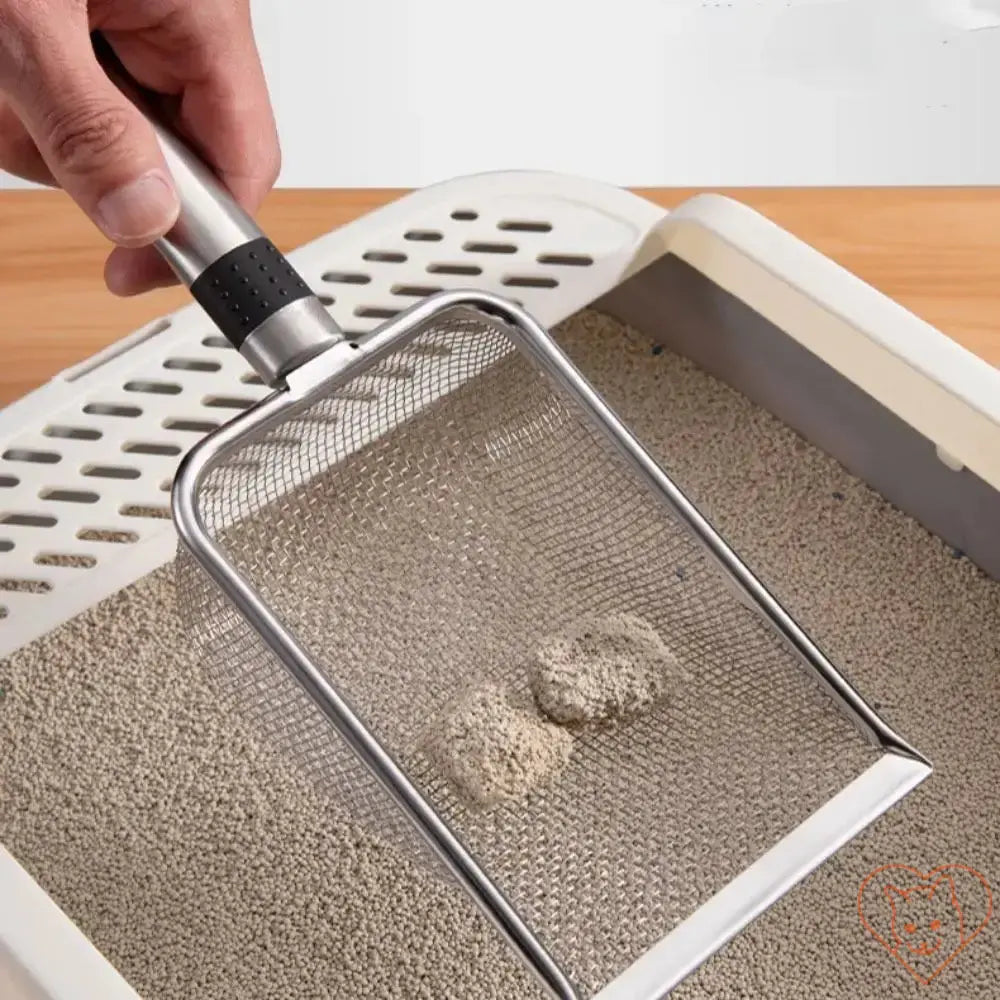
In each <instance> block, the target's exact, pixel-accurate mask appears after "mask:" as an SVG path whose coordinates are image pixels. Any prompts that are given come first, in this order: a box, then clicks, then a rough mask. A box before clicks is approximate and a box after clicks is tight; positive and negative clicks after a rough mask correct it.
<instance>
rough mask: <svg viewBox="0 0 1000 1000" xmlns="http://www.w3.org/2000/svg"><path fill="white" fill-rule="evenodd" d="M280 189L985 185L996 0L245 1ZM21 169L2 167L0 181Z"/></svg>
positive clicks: (995, 113) (992, 177)
mask: <svg viewBox="0 0 1000 1000" xmlns="http://www.w3.org/2000/svg"><path fill="white" fill-rule="evenodd" d="M253 11H254V18H255V23H256V27H257V33H258V39H259V44H260V47H261V50H262V55H263V59H264V62H265V67H266V70H267V74H268V79H269V81H270V85H271V88H272V93H273V98H274V101H275V105H276V109H277V116H278V123H279V129H280V132H281V136H282V144H283V151H284V169H283V172H282V176H281V179H280V184H281V185H282V186H287V187H306V186H308V187H341V186H351V187H365V186H375V187H382V186H391V187H395V186H401V187H413V186H423V185H426V184H430V183H433V182H435V181H439V180H445V179H448V178H450V177H454V176H456V175H460V174H466V173H474V172H479V171H484V170H497V169H508V168H536V169H549V170H557V171H562V172H566V173H575V174H582V175H586V176H590V177H593V178H596V179H601V180H606V181H610V182H612V183H615V184H620V185H660V184H662V185H697V186H725V185H742V184H762V185H813V184H876V185H878V184H983V183H985V184H989V183H996V182H998V181H1000V0H791V2H786V0H732V2H701V0H614V2H602V0H494V2H490V3H486V2H479V3H477V2H475V0H253ZM4 183H6V184H12V183H16V182H14V181H13V179H11V178H0V184H4Z"/></svg>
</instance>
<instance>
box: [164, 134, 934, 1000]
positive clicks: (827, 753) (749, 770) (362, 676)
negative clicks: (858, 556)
mask: <svg viewBox="0 0 1000 1000" xmlns="http://www.w3.org/2000/svg"><path fill="white" fill-rule="evenodd" d="M158 128H159V129H160V131H159V135H160V139H161V143H162V145H163V148H164V151H165V154H166V156H167V159H168V163H169V165H170V167H171V169H172V172H173V174H174V177H175V179H176V180H177V182H178V186H179V187H180V189H181V193H182V201H183V204H184V209H183V212H182V215H181V217H180V219H179V221H178V224H177V226H176V227H175V229H174V230H173V231H172V232H171V233H170V234H168V236H167V237H166V238H165V239H164V240H163V241H161V243H160V249H161V251H162V252H163V254H164V256H165V257H166V258H167V260H168V261H170V262H171V264H172V265H173V266H174V269H175V271H176V272H177V273H178V275H179V276H180V277H181V278H182V280H183V281H184V282H185V283H186V284H187V285H188V286H189V288H190V289H191V292H192V294H193V296H194V297H195V298H196V299H197V300H198V301H199V302H200V303H201V304H202V306H203V307H204V308H205V310H206V311H207V312H208V314H209V315H210V316H211V317H212V319H213V320H214V321H215V322H216V324H217V325H218V326H219V328H220V330H221V331H222V332H223V333H224V334H225V335H226V336H227V337H228V338H229V339H230V340H231V341H232V343H233V344H234V345H235V346H236V347H237V348H238V349H239V350H240V351H241V353H242V354H243V356H244V357H245V358H246V359H247V360H248V361H249V362H250V363H251V364H252V365H253V366H254V368H255V369H256V370H257V372H258V373H259V374H260V375H261V377H262V378H263V379H264V380H265V381H266V382H267V383H268V384H269V385H270V386H271V387H272V388H273V392H272V393H271V394H270V395H269V396H267V397H266V398H265V399H263V400H262V401H261V402H260V403H258V404H257V405H255V406H253V407H252V408H250V409H249V410H247V411H244V412H243V413H241V414H240V415H238V416H237V417H236V418H235V419H233V420H232V421H231V422H230V423H228V424H226V425H225V426H223V427H221V428H220V429H218V430H217V431H214V432H213V433H211V434H210V435H208V436H207V437H206V438H205V439H204V440H203V441H201V442H200V443H199V444H198V445H197V446H196V447H195V448H194V449H193V450H192V452H191V453H190V454H189V455H188V456H187V457H186V459H185V460H184V462H183V464H182V466H181V468H180V470H179V472H178V474H177V478H176V480H175V483H174V487H173V495H172V505H173V514H174V519H175V523H176V527H177V530H178V534H179V536H180V539H181V543H182V558H180V559H179V560H178V562H179V567H180V569H179V573H180V581H181V586H180V588H179V589H180V591H181V593H182V599H183V600H184V602H185V605H186V611H187V613H188V614H189V615H190V619H191V621H192V627H193V628H194V629H195V631H196V633H197V635H198V641H199V642H200V643H201V645H202V650H203V654H204V660H205V662H206V665H207V666H208V668H209V669H210V670H211V672H212V675H213V676H214V677H215V678H216V679H217V680H218V681H219V682H220V684H221V685H222V690H223V691H224V693H225V695H226V697H227V698H229V699H230V703H231V704H238V705H240V706H242V708H243V709H245V710H246V712H247V718H248V720H250V721H252V723H253V725H255V726H257V727H259V728H260V729H261V730H262V731H263V732H264V734H265V735H266V736H268V737H270V738H273V739H274V740H275V741H276V743H277V744H279V745H280V747H281V748H283V749H284V750H285V751H286V752H287V753H288V755H289V758H290V760H292V761H294V762H295V764H297V765H299V766H302V767H304V768H305V770H306V772H307V773H308V774H309V775H311V776H313V777H314V778H316V779H317V780H318V781H320V782H321V783H323V784H324V785H326V786H328V787H331V788H335V789H336V794H337V797H338V799H340V800H341V802H342V803H343V804H344V806H345V808H348V809H350V811H351V813H352V815H354V816H355V817H356V818H357V819H358V820H359V821H361V822H364V823H366V824H368V825H369V826H371V827H372V828H373V829H375V830H381V831H383V832H385V833H386V834H387V835H388V836H390V837H393V838H397V837H398V840H397V843H398V844H399V845H402V847H403V849H407V848H406V845H407V844H410V845H413V849H414V850H418V851H424V852H425V853H426V856H427V858H429V859H431V865H432V868H433V870H434V871H435V872H437V873H440V875H441V877H443V878H445V879H448V880H451V882H452V884H457V886H459V887H460V888H461V889H462V890H464V891H465V892H466V893H467V894H468V896H469V897H470V898H471V899H472V900H473V901H474V902H475V903H476V904H477V905H478V906H479V907H480V909H481V910H482V912H483V913H484V914H486V916H487V917H488V918H489V919H490V920H491V921H492V922H493V924H494V926H495V927H496V929H497V930H498V931H499V933H501V934H502V935H503V937H504V938H505V939H506V941H507V943H508V944H509V945H510V948H511V949H512V952H513V954H515V955H516V956H518V957H519V958H520V959H521V960H522V961H523V962H524V963H525V964H526V965H527V967H528V968H529V969H530V970H531V972H533V973H534V974H535V976H536V977H537V981H538V984H539V988H540V989H541V990H542V992H543V993H544V994H545V995H549V996H553V997H559V998H564V1000H568V998H580V1000H582V998H584V997H595V996H596V997H599V998H601V1000H618V998H629V1000H654V998H659V997H663V996H666V995H667V994H668V993H669V992H670V991H671V990H672V989H673V988H674V987H675V986H676V985H677V984H678V983H679V982H681V980H683V979H684V978H685V977H686V976H687V975H688V974H689V973H690V972H691V971H692V970H693V969H695V968H696V967H697V966H698V965H700V964H701V963H702V962H703V961H704V960H705V959H706V958H707V957H709V956H710V955H711V954H712V953H713V952H714V951H716V950H717V949H718V948H720V947H721V946H722V945H723V944H724V943H725V942H726V941H727V940H729V939H730V938H731V937H732V936H733V935H734V934H736V933H738V932H739V930H740V929H741V928H743V927H745V926H746V925H747V923H749V922H750V921H751V920H752V919H754V917H756V916H757V915H758V914H760V913H761V912H762V911H763V910H764V909H766V908H767V907H768V906H769V905H770V904H771V903H773V902H774V901H775V900H776V899H777V898H779V897H780V896H781V895H782V894H784V893H785V892H786V891H788V890H789V889H790V888H791V887H792V886H793V885H794V884H795V883H796V882H797V881H799V880H800V879H801V878H802V877H804V876H805V875H806V874H807V873H808V872H810V871H811V870H812V869H814V868H815V867H816V866H817V865H819V864H820V863H821V862H822V861H823V860H824V859H825V858H827V857H829V856H830V855H831V854H832V853H833V852H834V851H836V850H837V849H838V848H839V847H840V846H841V845H842V844H844V843H845V842H846V841H847V840H849V839H850V838H851V837H853V836H854V835H855V834H856V833H857V832H859V831H860V830H861V829H863V828H864V827H865V826H866V825H867V824H868V823H870V822H871V821H872V820H874V819H875V818H876V817H877V816H879V815H880V814H881V813H883V812H884V811H885V810H887V809H888V808H889V807H890V806H891V805H892V804H893V803H895V802H897V801H898V800H899V799H900V798H902V797H903V796H904V795H905V794H906V793H907V792H908V791H909V790H910V789H912V788H913V787H914V786H915V785H916V784H918V783H919V782H920V781H921V780H923V778H924V777H926V775H927V774H928V773H929V765H928V764H927V762H926V761H925V760H924V758H923V757H921V755H920V754H919V753H918V752H917V751H916V750H914V749H913V748H912V747H910V746H909V745H907V743H906V742H905V741H904V740H903V739H902V738H901V737H900V736H899V735H897V734H896V733H895V732H893V730H892V729H890V728H889V726H888V725H886V723H885V722H883V721H882V720H881V719H880V718H879V716H878V715H877V714H876V713H875V712H874V711H873V710H872V709H871V708H870V707H869V705H868V704H867V703H866V702H865V701H864V700H863V699H862V698H861V696H860V695H859V694H858V693H857V692H856V691H855V690H854V689H853V688H852V687H851V686H850V685H849V684H848V682H847V681H846V680H845V679H844V677H843V676H841V674H840V673H839V672H838V671H837V670H836V669H835V668H834V666H833V665H832V664H831V663H830V662H829V661H828V660H827V658H826V657H825V656H824V654H823V653H822V652H821V651H820V650H819V649H818V648H817V647H816V645H815V644H814V643H813V642H812V641H811V640H810V639H809V638H808V637H807V636H806V635H805V633H804V632H803V631H802V629H801V628H800V627H799V626H798V625H797V624H796V623H795V622H794V621H793V620H792V618H791V617H790V616H789V615H788V614H787V613H786V612H785V611H784V610H783V609H782V607H780V606H779V604H778V603H777V602H776V601H775V600H774V598H773V597H772V596H771V595H770V594H769V593H768V591H767V590H766V589H765V588H764V587H763V586H762V585H761V583H760V582H759V581H758V580H757V579H756V578H755V577H754V576H753V574H752V573H751V572H750V570H749V569H748V568H747V567H746V566H745V565H744V563H743V562H742V561H741V560H740V558H739V557H738V556H737V555H736V554H735V553H734V552H733V551H732V549H731V548H730V547H729V546H728V545H727V544H726V543H725V542H724V541H723V539H722V538H721V537H720V536H719V535H718V534H717V533H716V531H715V530H714V529H713V528H712V527H711V526H710V524H709V523H708V522H707V521H706V520H705V518H704V517H703V516H702V515H701V514H700V513H699V512H698V510H697V509H696V508H695V507H694V506H693V505H692V504H691V503H690V502H689V501H688V499H687V498H686V497H685V495H684V494H683V492H682V491H681V490H680V489H679V488H678V486H677V485H676V484H675V483H674V482H673V481H672V480H671V478H670V477H669V476H668V475H667V474H666V473H665V472H664V470H663V469H662V468H661V467H660V466H659V465H658V464H657V463H656V462H655V461H654V460H653V459H652V458H651V456H650V455H649V454H648V453H647V452H646V450H645V449H644V448H643V447H642V445H641V444H640V443H639V441H638V440H637V439H636V438H635V437H634V436H633V435H632V434H631V433H630V432H629V430H628V429H627V428H626V427H625V426H624V425H623V423H622V422H621V420H620V419H619V418H618V417H617V416H616V414H615V413H613V412H612V411H611V409H609V407H608V406H607V405H606V404H605V402H604V401H603V399H602V398H601V396H600V395H599V394H598V393H597V392H596V391H595V390H594V388H593V387H592V386H591V385H590V384H589V383H588V381H587V380H586V379H585V377H584V376H583V375H582V374H581V372H580V371H579V370H578V369H577V368H576V367H575V366H574V365H573V364H572V362H571V361H570V360H569V359H568V357H567V356H566V355H565V354H564V353H563V352H562V350H561V349H560V347H559V346H558V344H557V342H556V340H555V339H554V338H553V337H552V336H551V335H550V334H549V333H547V332H546V331H545V330H543V329H542V328H540V327H539V325H538V324H537V323H536V322H535V321H534V320H533V319H532V318H531V316H529V315H528V314H527V313H526V312H525V311H524V310H523V309H521V308H519V307H517V306H515V305H514V304H512V303H510V302H508V301H506V300H505V299H503V298H501V297H498V296H495V295H492V294H488V293H484V292H476V291H470V292H464V291H455V292H443V293H440V294H438V295H435V296H433V297H431V298H428V299H426V300H424V301H423V302H421V303H419V304H418V305H416V306H414V307H413V308H411V309H409V310H408V311H407V312H405V313H403V314H401V315H400V316H398V317H397V318H395V319H393V320H391V321H389V322H387V323H386V324H385V325H384V326H382V327H381V328H380V329H378V330H376V331H375V332H373V333H371V334H369V335H366V336H365V337H363V338H358V339H356V340H349V339H347V338H345V337H344V336H343V335H342V334H341V332H340V331H339V329H338V328H337V327H336V325H335V324H334V322H333V320H332V319H331V317H330V316H329V314H328V313H327V312H326V310H325V309H324V308H323V307H322V305H321V304H320V303H319V301H318V300H317V298H316V297H315V296H314V295H313V294H312V292H311V291H310V289H309V288H308V287H307V285H306V283H305V282H304V281H303V280H302V278H301V277H300V276H299V275H298V274H297V273H296V272H295V270H294V268H293V267H292V266H291V265H290V264H288V262H287V261H286V260H285V259H284V258H283V257H282V256H281V254H280V253H279V252H278V251H277V250H276V249H275V247H274V246H273V244H271V243H270V242H269V241H268V240H267V238H266V237H265V236H264V235H263V234H262V233H261V232H260V231H259V230H258V229H257V228H256V226H255V225H254V224H253V223H252V222H251V221H250V220H249V218H247V217H246V216H245V215H244V214H243V213H242V212H241V211H240V210H239V209H237V208H236V207H235V205H234V204H233V203H232V202H231V201H230V200H229V198H228V197H227V196H226V195H225V193H224V192H223V191H222V190H221V189H220V187H219V186H218V184H216V182H215V181H214V179H213V178H212V177H211V175H210V174H209V173H208V172H207V171H206V170H205V169H204V168H203V167H202V166H201V165H200V164H199V163H198V162H197V161H196V160H195V159H194V158H193V157H192V155H191V154H190V153H189V152H188V151H187V150H185V149H184V148H183V146H182V145H181V144H180V143H179V142H178V141H177V139H176V138H175V137H173V136H172V135H170V134H169V132H168V131H167V130H165V129H163V128H162V127H159V126H158ZM609 622H612V623H614V626H613V627H611V626H609V625H608V624H607V623H609ZM602 629H604V632H603V633H602V632H601V630H602ZM615 629H617V630H618V631H617V632H616V631H615ZM629 629H632V631H631V632H629ZM640 633H641V637H643V642H646V645H645V646H643V644H642V642H639V643H638V644H637V642H636V637H637V636H639V635H640ZM602 634H603V635H604V639H605V640H606V643H605V645H606V646H607V647H608V648H610V649H611V650H612V653H611V654H609V655H608V656H605V658H604V659H603V660H600V664H599V669H598V668H594V667H593V662H596V661H592V660H587V659H586V656H587V655H590V654H589V653H588V649H590V651H591V653H592V652H593V649H592V648H591V647H594V648H596V646H594V643H595V642H596V639H595V636H596V637H597V639H599V638H600V636H601V635H602ZM647 640H648V641H647ZM630 642H631V643H632V645H629V643H630ZM588 643H590V644H591V646H588ZM616 643H617V645H616ZM650 643H652V644H651V645H650ZM597 645H598V646H599V645H600V643H597ZM637 649H640V650H641V649H646V650H647V652H649V650H654V651H655V655H654V653H649V655H648V656H647V660H644V661H642V662H640V661H641V660H642V657H641V656H639V654H638V653H636V652H635V651H636V650H637ZM623 650H624V652H623ZM630 650H631V652H629V651H630ZM574 656H576V657H577V659H574ZM630 657H631V658H630ZM598 659H600V658H599V657H598ZM654 661H655V669H654V670H653V673H649V669H652V668H650V667H649V664H650V663H653V662H654ZM581 664H582V665H581ZM546 665H547V667H548V668H551V669H548V670H547V669H546ZM647 668H648V669H647ZM643 671H646V672H645V673H644V672H643ZM574 699H576V700H574ZM616 699H617V700H616ZM630 699H631V700H630ZM623 705H624V706H625V709H627V710H623V711H621V712H618V713H617V714H616V713H615V712H613V711H610V709H611V708H614V707H615V706H617V707H619V708H621V707H622V706H623ZM470 706H471V707H470ZM462 712H465V713H466V714H465V715H462V714H461V713H462ZM498 719H499V720H500V721H501V722H503V723H505V725H506V728H504V726H503V725H499V724H498V723H497V720H498ZM505 739H506V740H507V741H508V742H507V743H506V744H505V743H504V740H505ZM449 755H450V756H449ZM477 768H479V770H480V771H481V772H482V773H481V774H479V777H481V778H482V781H483V784H482V786H481V787H480V791H482V787H486V788H488V790H489V794H485V795H479V797H478V798H477V797H476V796H475V795H471V796H470V794H469V789H470V787H472V785H470V782H472V784H473V785H474V783H475V779H476V777H477V771H476V769H477ZM537 774H541V777H540V778H539V780H538V781H536V782H535V783H533V784H532V783H526V784H524V785H523V787H521V786H519V787H518V788H516V789H515V790H514V791H511V782H512V781H514V779H519V780H520V779H525V781H526V780H527V778H528V777H530V776H531V775H537ZM498 775H499V777H498ZM463 782H464V784H463ZM490 782H492V784H491V783H490ZM515 784H516V782H515ZM407 838H409V839H407Z"/></svg>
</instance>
